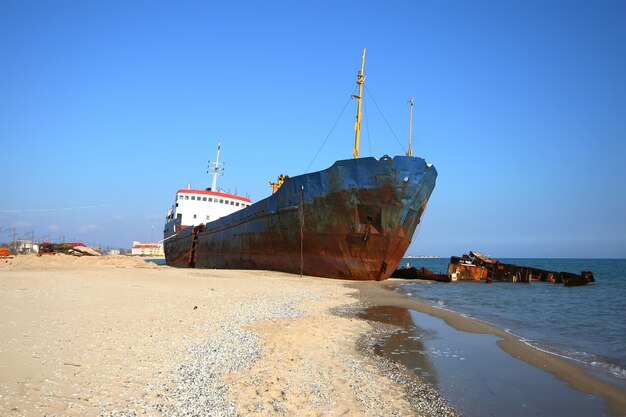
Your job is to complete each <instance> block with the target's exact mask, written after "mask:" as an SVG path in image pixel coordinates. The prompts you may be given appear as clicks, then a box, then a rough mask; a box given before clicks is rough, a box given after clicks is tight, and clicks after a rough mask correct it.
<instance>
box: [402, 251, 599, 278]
mask: <svg viewBox="0 0 626 417" xmlns="http://www.w3.org/2000/svg"><path fill="white" fill-rule="evenodd" d="M391 276H392V277H395V278H405V279H426V280H434V281H440V282H450V281H482V282H487V283H490V282H493V281H501V282H521V283H528V282H533V281H543V282H548V283H551V284H563V285H565V286H566V287H574V286H579V285H587V284H592V283H594V282H595V278H594V277H593V272H591V271H582V272H581V273H580V274H579V275H577V274H572V273H571V272H557V271H547V270H545V269H540V268H534V267H531V266H520V265H514V264H506V263H502V262H500V261H499V260H497V259H491V258H490V257H488V256H486V255H483V254H482V253H480V252H476V251H470V252H469V254H464V255H463V256H460V257H459V256H452V257H451V258H450V263H449V264H448V272H447V274H435V273H434V272H432V271H430V270H429V269H426V268H419V269H417V268H415V267H408V265H407V267H403V268H399V269H396V271H395V272H394V273H393V274H392V275H391ZM443 277H445V279H444V278H443Z"/></svg>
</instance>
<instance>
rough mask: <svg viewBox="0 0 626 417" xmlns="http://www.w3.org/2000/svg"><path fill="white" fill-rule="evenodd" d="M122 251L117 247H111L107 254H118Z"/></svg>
mask: <svg viewBox="0 0 626 417" xmlns="http://www.w3.org/2000/svg"><path fill="white" fill-rule="evenodd" d="M121 253H122V252H121V251H120V250H119V249H111V250H110V251H109V255H120V254H121Z"/></svg>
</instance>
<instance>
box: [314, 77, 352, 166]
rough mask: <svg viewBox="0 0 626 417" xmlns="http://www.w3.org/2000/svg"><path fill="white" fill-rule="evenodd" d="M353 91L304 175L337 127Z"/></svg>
mask: <svg viewBox="0 0 626 417" xmlns="http://www.w3.org/2000/svg"><path fill="white" fill-rule="evenodd" d="M355 91H356V87H355V88H354V90H352V94H350V95H349V96H348V101H346V104H345V106H343V110H341V113H339V117H337V120H335V124H333V127H331V128H330V131H329V132H328V135H326V139H324V141H323V142H322V146H320V148H319V149H318V150H317V153H316V154H315V156H314V157H313V159H311V162H310V163H309V166H307V167H306V169H305V170H304V173H305V174H306V173H308V172H309V168H311V165H313V162H314V161H315V158H317V156H318V155H319V154H320V152H321V151H322V148H324V145H326V142H327V141H328V138H329V137H330V135H332V133H333V130H335V127H337V123H339V120H341V116H343V114H344V112H345V111H346V109H347V108H348V104H350V101H351V100H352V95H353V94H354V92H355Z"/></svg>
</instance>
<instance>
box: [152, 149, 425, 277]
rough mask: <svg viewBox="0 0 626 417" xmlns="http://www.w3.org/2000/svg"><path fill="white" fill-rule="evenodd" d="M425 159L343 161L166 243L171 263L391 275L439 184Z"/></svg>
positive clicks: (294, 180) (338, 274)
mask: <svg viewBox="0 0 626 417" xmlns="http://www.w3.org/2000/svg"><path fill="white" fill-rule="evenodd" d="M436 177H437V171H436V170H435V168H434V167H433V166H432V165H429V164H426V163H425V161H424V160H423V159H421V158H416V157H407V156H397V157H395V158H389V157H383V158H381V159H380V160H376V159H375V158H360V159H351V160H345V161H337V162H336V163H335V164H334V165H333V166H331V167H330V168H328V169H326V170H324V171H319V172H315V173H310V174H304V175H300V176H297V177H291V178H289V179H287V180H286V181H285V183H284V184H283V185H282V187H281V188H280V189H278V191H277V192H276V193H275V194H273V195H272V196H270V197H268V198H266V199H264V200H261V201H259V202H257V203H255V204H253V205H252V206H250V207H247V208H245V209H243V210H241V211H238V212H236V213H233V214H231V215H229V216H226V217H223V218H221V219H219V220H216V221H214V222H210V223H208V224H207V225H201V226H197V227H195V228H188V229H191V230H188V229H184V230H181V231H179V232H177V234H176V235H175V236H171V237H169V238H168V239H167V240H166V241H165V242H164V246H165V254H166V262H167V264H168V265H172V266H180V267H188V266H193V267H196V268H227V269H267V270H274V271H283V272H289V273H295V274H300V273H302V274H305V275H313V276H320V277H328V278H340V279H353V280H384V279H387V278H389V276H390V275H391V274H392V273H393V271H394V270H395V269H396V268H397V266H398V264H399V263H400V261H401V260H402V257H403V256H404V254H405V252H406V250H407V249H408V247H409V245H410V243H411V239H412V237H413V235H414V233H415V230H416V228H417V226H418V225H419V224H420V221H421V217H422V215H423V213H424V210H425V209H426V204H427V202H428V199H429V198H430V195H431V193H432V190H433V188H434V186H435V180H436Z"/></svg>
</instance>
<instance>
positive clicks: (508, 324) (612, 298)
mask: <svg viewBox="0 0 626 417" xmlns="http://www.w3.org/2000/svg"><path fill="white" fill-rule="evenodd" d="M500 261H501V262H503V263H511V264H515V265H521V266H533V267H537V268H541V269H545V270H550V271H567V272H572V273H577V274H579V273H580V271H582V270H589V271H592V272H593V273H594V276H595V279H596V282H595V283H594V284H592V285H585V286H580V287H565V286H563V285H562V284H556V285H555V284H549V283H545V282H533V283H528V284H522V283H509V282H493V283H491V284H486V283H484V282H467V281H463V282H452V283H439V282H434V281H432V282H431V281H407V283H406V284H402V285H400V286H399V290H400V291H402V292H404V293H406V294H407V295H408V296H409V297H412V298H415V299H419V300H422V301H426V302H429V303H431V304H433V305H435V306H438V307H440V308H443V309H449V310H452V311H455V312H458V313H461V314H463V315H466V316H469V317H473V318H476V319H479V320H481V321H484V322H487V323H490V324H493V325H495V326H497V327H500V328H503V329H506V330H507V331H508V332H510V333H512V334H514V335H516V336H519V337H521V338H522V339H523V340H524V341H525V342H526V343H528V344H529V345H531V346H533V347H535V348H537V349H541V350H545V351H548V352H551V353H554V354H557V355H560V356H563V357H565V358H567V359H570V360H572V361H574V362H576V363H578V364H579V365H581V366H583V367H586V368H588V369H590V370H593V371H595V373H596V374H597V375H598V376H600V377H603V378H604V379H607V380H610V381H612V382H614V383H617V384H618V385H620V386H622V387H626V259H500ZM407 262H409V263H410V265H411V266H415V267H417V268H420V267H426V268H428V269H431V270H433V271H434V272H441V273H445V272H446V270H447V265H448V259H443V258H436V259H422V258H410V259H408V258H407V259H404V260H403V262H402V264H401V265H406V263H407Z"/></svg>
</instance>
